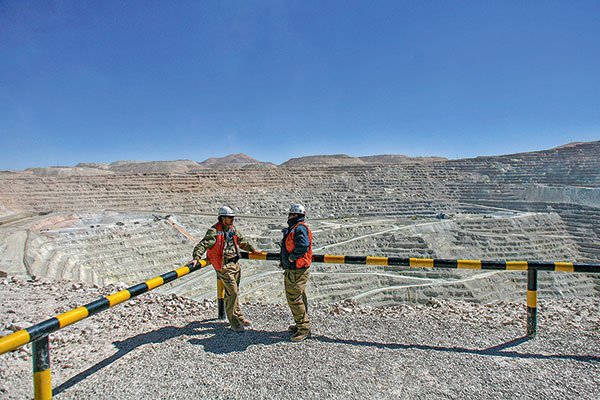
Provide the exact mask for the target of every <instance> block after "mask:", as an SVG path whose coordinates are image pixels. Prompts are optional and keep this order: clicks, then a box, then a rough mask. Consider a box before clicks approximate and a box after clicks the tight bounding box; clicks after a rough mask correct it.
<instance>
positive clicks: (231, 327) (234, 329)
mask: <svg viewBox="0 0 600 400" xmlns="http://www.w3.org/2000/svg"><path fill="white" fill-rule="evenodd" d="M229 329H231V330H232V331H234V332H244V331H245V330H246V328H244V326H243V325H240V326H233V325H231V326H230V327H229Z"/></svg>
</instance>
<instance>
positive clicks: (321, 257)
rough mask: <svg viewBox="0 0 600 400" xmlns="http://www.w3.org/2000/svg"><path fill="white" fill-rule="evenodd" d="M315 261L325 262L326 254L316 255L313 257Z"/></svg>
mask: <svg viewBox="0 0 600 400" xmlns="http://www.w3.org/2000/svg"><path fill="white" fill-rule="evenodd" d="M313 261H314V262H325V255H324V254H315V255H313Z"/></svg>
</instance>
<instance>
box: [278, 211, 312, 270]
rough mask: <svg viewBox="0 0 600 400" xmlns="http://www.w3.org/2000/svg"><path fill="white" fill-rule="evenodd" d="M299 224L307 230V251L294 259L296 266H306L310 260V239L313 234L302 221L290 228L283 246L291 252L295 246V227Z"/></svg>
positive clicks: (308, 265)
mask: <svg viewBox="0 0 600 400" xmlns="http://www.w3.org/2000/svg"><path fill="white" fill-rule="evenodd" d="M300 225H304V227H306V231H307V232H308V251H307V252H306V253H304V254H303V255H302V257H300V258H299V259H297V260H296V268H308V267H310V264H311V262H312V241H313V236H312V232H311V230H310V228H309V227H308V225H306V224H305V223H304V222H303V221H300V222H298V223H297V224H296V225H294V226H293V227H292V228H291V229H290V233H288V235H287V236H286V238H285V248H286V250H287V252H288V253H289V254H292V251H294V248H295V247H296V242H295V241H294V237H295V236H296V228H297V227H298V226H300Z"/></svg>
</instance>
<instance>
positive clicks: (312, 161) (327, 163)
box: [24, 141, 600, 176]
mask: <svg viewBox="0 0 600 400" xmlns="http://www.w3.org/2000/svg"><path fill="white" fill-rule="evenodd" d="M597 149H598V154H600V141H592V142H572V143H567V144H564V145H561V146H558V147H554V148H552V149H547V150H537V151H531V152H522V153H514V154H504V155H494V156H478V157H474V158H464V159H458V160H448V159H447V158H444V157H435V156H430V157H410V156H406V155H402V154H381V155H371V156H360V157H353V156H349V155H347V154H330V155H312V156H303V157H295V158H291V159H289V160H287V161H285V162H284V163H282V164H280V165H279V166H277V165H275V164H273V163H271V162H266V161H260V160H257V159H255V158H253V157H250V156H249V155H247V154H244V153H237V154H230V155H227V156H225V157H211V158H208V159H206V160H204V161H202V162H196V161H193V160H174V161H131V160H121V161H115V162H112V163H110V164H107V163H87V162H82V163H79V164H77V165H76V166H74V167H46V168H28V169H26V170H25V171H24V172H25V173H28V174H33V175H40V176H69V175H81V176H87V175H89V176H93V175H112V174H146V173H155V174H169V173H176V174H181V173H193V172H200V171H204V170H207V169H215V168H277V167H283V168H299V167H305V166H321V167H331V166H338V167H343V166H361V165H376V164H388V165H393V164H405V163H432V162H435V163H440V162H449V163H456V162H465V161H468V162H477V160H490V159H493V160H497V161H504V160H507V159H512V160H513V161H514V160H520V159H530V158H532V157H537V156H538V155H542V154H546V155H552V156H553V157H568V156H569V155H570V154H575V153H581V152H584V153H589V152H592V153H593V152H596V150H597Z"/></svg>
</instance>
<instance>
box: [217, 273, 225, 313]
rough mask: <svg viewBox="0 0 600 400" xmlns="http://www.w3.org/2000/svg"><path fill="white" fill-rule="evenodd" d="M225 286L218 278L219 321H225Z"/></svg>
mask: <svg viewBox="0 0 600 400" xmlns="http://www.w3.org/2000/svg"><path fill="white" fill-rule="evenodd" d="M224 299H225V286H223V281H222V280H220V279H219V277H217V307H218V309H219V315H218V318H219V319H225V300H224Z"/></svg>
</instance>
